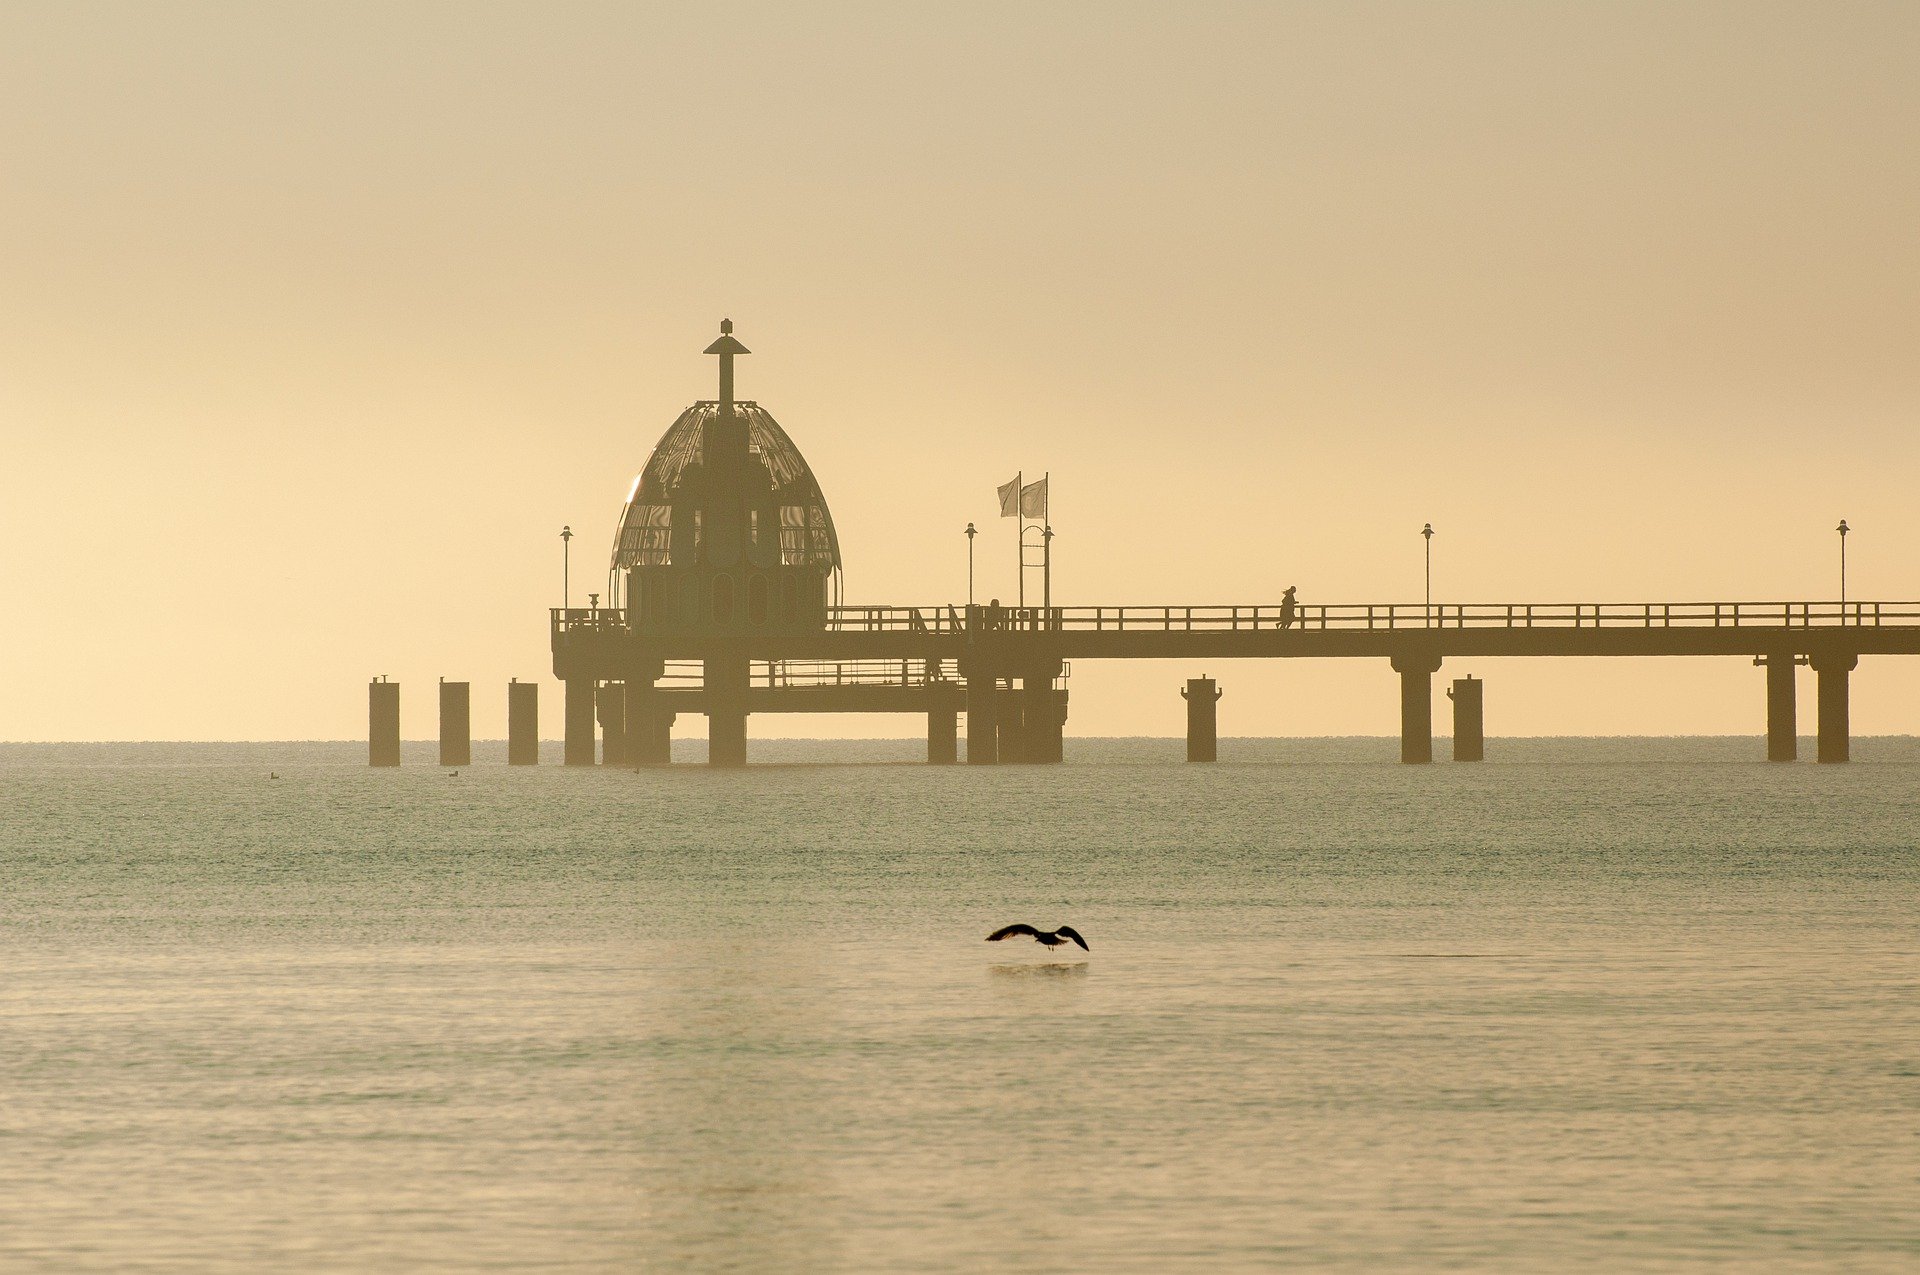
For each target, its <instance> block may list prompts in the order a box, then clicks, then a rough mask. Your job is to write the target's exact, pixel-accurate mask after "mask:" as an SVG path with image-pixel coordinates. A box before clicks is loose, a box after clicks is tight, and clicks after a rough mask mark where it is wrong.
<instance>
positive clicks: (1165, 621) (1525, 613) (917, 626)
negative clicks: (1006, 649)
mask: <svg viewBox="0 0 1920 1275" xmlns="http://www.w3.org/2000/svg"><path fill="white" fill-rule="evenodd" d="M551 614H552V627H553V631H554V633H556V634H559V633H562V632H583V631H584V632H617V631H625V630H626V627H627V612H626V610H625V608H621V607H599V608H587V607H575V608H572V609H568V610H562V609H560V608H558V607H556V608H554V609H553V611H552V613H551ZM826 618H827V624H828V627H829V628H831V629H834V630H836V631H838V632H843V633H848V632H851V633H909V634H913V635H915V636H948V637H951V636H967V635H976V634H986V633H998V632H1045V633H1059V632H1076V633H1084V632H1107V631H1113V632H1181V633H1188V632H1220V631H1223V630H1224V631H1229V632H1231V631H1262V630H1287V629H1300V630H1314V631H1319V630H1354V629H1388V630H1393V631H1408V630H1421V629H1604V628H1649V629H1679V628H1795V629H1815V628H1841V627H1846V628H1880V627H1885V626H1890V625H1897V626H1903V627H1914V626H1920V602H1851V601H1850V602H1846V603H1841V602H1818V601H1814V602H1553V603H1544V602H1527V603H1511V602H1501V603H1452V602H1449V603H1435V604H1434V605H1432V606H1431V607H1429V606H1426V605H1425V604H1423V603H1418V602H1413V603H1404V602H1402V603H1336V604H1306V605H1300V606H1297V607H1294V608H1293V609H1292V611H1291V613H1289V612H1288V611H1287V610H1286V609H1285V608H1283V607H1281V606H1279V605H1271V606H1269V605H1261V606H1245V605H1237V606H1236V605H1218V606H1165V605H1160V606H1118V607H1107V606H1080V607H1044V608H1043V607H1025V608H1022V607H998V608H995V607H983V606H975V607H966V608H960V607H954V606H946V605H943V606H923V607H904V606H839V607H829V608H827V617H826Z"/></svg>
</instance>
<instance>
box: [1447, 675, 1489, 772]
mask: <svg viewBox="0 0 1920 1275" xmlns="http://www.w3.org/2000/svg"><path fill="white" fill-rule="evenodd" d="M1485 686H1486V683H1485V682H1482V681H1481V680H1480V679H1478V678H1476V677H1473V676H1467V677H1456V678H1454V679H1453V685H1452V686H1450V687H1448V688H1447V698H1448V699H1450V700H1452V701H1453V759H1454V760H1455V761H1485V760H1486V758H1487V737H1486V722H1485V718H1484V716H1483V711H1482V703H1481V691H1482V689H1483V688H1484V687H1485Z"/></svg>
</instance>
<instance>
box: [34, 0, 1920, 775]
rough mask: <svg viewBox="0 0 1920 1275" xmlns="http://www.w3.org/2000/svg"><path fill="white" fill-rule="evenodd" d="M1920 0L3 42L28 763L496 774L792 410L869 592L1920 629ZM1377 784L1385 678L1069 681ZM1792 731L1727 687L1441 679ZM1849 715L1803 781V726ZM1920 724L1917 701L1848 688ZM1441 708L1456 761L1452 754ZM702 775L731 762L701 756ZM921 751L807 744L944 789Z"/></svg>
mask: <svg viewBox="0 0 1920 1275" xmlns="http://www.w3.org/2000/svg"><path fill="white" fill-rule="evenodd" d="M1916 156H1920V5H1914V4H1908V3H1885V4H1851V3H1823V4H1814V3H1806V4H1793V5H1783V4H1765V3H1726V4H1673V3H1649V4H1627V3H1605V4H1598V3H1596V4H1590V5H1585V6H1573V5H1558V4H1555V5H1541V4H1531V3H1498V4H1496V3H1456V4H1444V3H1406V4H1345V5H1329V4H1318V3H1315V4H1279V3H1274V4H1214V5H1203V4H1188V3H1181V4H1171V3H1169V4H1162V5H1127V4H1119V3H1101V4H1085V5H1033V4H1004V5H991V4H982V3H966V4H959V5H951V6H936V5H918V4H916V5H898V4H870V5H813V4H802V5H795V4H766V5H762V4H754V3H731V4H727V5H717V6H710V5H701V6H694V5H676V6H659V7H657V8H654V7H651V6H641V5H632V4H563V3H540V4H524V5H499V4H492V5H489V4H477V3H465V2H463V3H446V4H425V3H409V4H393V3H386V2H383V3H366V4H356V3H346V2H343V0H337V2H331V3H306V4H295V3H287V4H271V5H254V4H244V3H238V2H235V3H220V4H193V3H169V4H150V3H125V4H101V3H72V2H65V0H62V2H52V3H31V2H26V0H11V2H10V3H8V4H6V5H5V6H4V7H0V283H3V285H4V286H3V287H0V441H3V442H4V459H5V464H4V466H0V495H3V496H4V499H3V500H0V537H4V541H5V549H4V552H0V595H3V596H4V597H5V598H6V600H7V606H6V611H5V614H6V617H7V622H6V624H5V626H4V629H0V657H4V658H3V659H0V664H4V669H5V672H4V676H0V739H102V738H105V739H247V738H252V739H295V738H343V739H351V738H363V737H364V735H365V727H366V722H365V711H366V700H365V691H364V683H365V682H366V681H367V679H368V678H369V677H370V676H372V675H374V674H380V673H384V674H390V675H392V676H393V677H394V678H395V679H396V680H400V681H402V682H403V683H405V688H406V689H405V692H404V695H405V701H404V702H405V719H404V721H405V733H406V734H407V735H408V736H409V737H410V738H425V737H429V736H431V735H432V734H433V732H434V729H435V725H434V716H433V713H434V709H433V703H432V696H431V687H432V683H433V681H434V680H435V679H436V678H437V677H441V676H445V677H448V678H455V679H469V680H471V681H473V682H474V683H475V703H474V729H475V732H476V734H477V735H479V736H481V737H498V736H500V735H502V734H503V733H504V722H505V694H504V691H503V690H501V689H500V686H501V684H504V683H505V682H506V680H507V679H508V678H509V677H511V676H518V677H521V678H523V679H525V678H531V677H541V678H543V679H549V680H548V689H547V692H546V694H545V696H544V697H543V704H542V715H543V725H544V726H545V730H544V731H543V733H544V734H546V735H548V736H550V737H551V736H554V735H557V733H558V728H559V708H560V704H559V696H558V689H559V688H558V686H557V684H554V683H552V682H551V681H550V665H549V662H548V654H547V635H546V612H545V608H547V607H548V606H551V605H554V604H556V602H557V601H558V596H557V595H558V593H559V583H560V542H559V540H558V538H557V533H558V531H559V528H560V526H561V525H562V524H563V523H568V524H571V525H572V527H573V528H574V530H575V531H576V532H577V533H579V537H580V538H579V539H576V540H575V541H574V549H575V553H574V568H575V570H574V581H575V585H576V596H577V597H578V596H579V595H581V594H584V592H585V591H586V589H587V588H589V587H599V586H598V585H597V584H594V585H589V584H587V583H585V581H587V580H589V579H591V578H593V577H595V576H596V575H598V576H600V577H601V578H604V570H605V554H606V547H607V544H608V541H609V539H610V537H611V535H612V530H613V522H614V519H615V517H616V515H617V514H618V511H619V505H620V500H621V497H622V496H623V495H624V493H625V491H626V488H627V484H628V483H629V481H630V480H631V478H632V476H633V474H634V473H635V472H636V471H637V469H638V468H639V466H640V465H641V464H642V463H643V462H644V461H645V459H646V456H647V454H648V452H649V450H650V449H651V447H652V445H653V443H654V441H655V440H656V439H657V438H658V436H659V434H660V432H661V431H662V430H664V429H665V428H666V426H667V425H668V424H669V423H670V422H671V421H672V419H673V418H674V416H675V414H676V413H677V412H678V411H679V410H680V409H681V408H682V407H684V406H685V405H686V404H687V403H689V402H691V401H693V400H695V399H697V398H704V397H711V396H712V394H713V389H712V381H713V375H714V369H713V360H711V359H707V358H703V357H702V356H701V354H700V351H701V349H702V348H703V347H704V346H705V345H706V344H707V342H708V341H710V340H711V339H712V337H713V334H714V331H715V326H716V323H717V321H718V319H719V318H720V317H721V316H722V315H730V316H731V317H732V318H733V319H734V320H735V322H736V323H737V324H738V335H739V336H740V337H741V338H742V339H743V340H744V341H745V342H746V344H747V345H748V346H749V347H751V348H752V349H753V351H754V353H753V355H752V356H751V357H750V358H746V359H744V360H742V362H741V366H740V373H739V377H740V392H741V394H742V395H743V396H744V397H748V398H754V399H757V400H759V401H760V402H761V403H763V404H764V405H765V406H766V407H767V408H768V409H769V410H771V411H772V412H773V413H774V415H775V416H777V417H778V418H779V420H780V421H781V423H782V424H783V425H784V426H785V427H786V428H787V430H788V432H789V433H790V434H792V435H793V437H794V438H795V440H796V441H797V442H798V443H799V445H800V447H801V448H802V450H803V451H804V452H805V453H806V455H807V457H808V459H809V460H810V461H811V463H812V464H813V467H814V469H815V472H816V473H817V474H818V476H819V478H820V481H821V483H822V485H823V487H824V488H825V490H826V493H827V497H828V500H829V501H830V502H831V504H832V506H833V510H834V513H835V517H836V520H837V522H838V524H839V530H840V536H841V541H842V546H843V549H844V552H845V556H846V559H847V563H848V569H847V595H848V599H849V600H850V601H855V602H886V603H919V604H927V603H934V602H945V601H950V600H955V601H957V600H963V598H964V594H965V587H966V580H965V542H964V540H963V538H962V536H961V534H960V532H961V528H962V527H963V526H964V525H965V524H966V523H967V522H968V521H969V520H973V521H975V522H976V523H977V524H978V525H979V526H980V528H981V530H982V532H983V534H982V536H981V539H980V541H979V554H980V567H981V594H982V596H983V597H984V596H986V595H987V594H989V593H999V594H1002V595H1011V593H1012V590H1013V560H1014V547H1013V523H1012V522H1011V521H1010V520H1009V521H1005V522H1002V521H1000V520H999V519H997V518H995V517H993V514H994V513H995V506H994V503H993V494H994V487H995V486H996V484H998V483H1000V482H1003V481H1005V480H1006V479H1007V478H1009V477H1011V476H1012V474H1013V473H1014V471H1015V470H1024V471H1026V472H1027V473H1028V474H1029V475H1032V474H1037V473H1039V472H1042V471H1050V472H1051V473H1052V475H1053V483H1054V518H1053V521H1054V525H1055V528H1056V531H1057V533H1058V538H1057V540H1056V542H1055V544H1056V557H1055V564H1056V565H1055V601H1056V602H1057V603H1062V604H1080V603H1087V604H1091V603H1108V604H1118V603H1123V602H1124V603H1134V604H1138V603H1162V602H1174V603H1185V602H1191V603H1227V602H1241V603H1253V602H1272V601H1275V600H1277V598H1278V596H1279V594H1280V592H1281V590H1282V589H1283V588H1285V587H1286V586H1287V585H1290V584H1291V585H1296V586H1298V588H1299V591H1300V596H1301V598H1302V600H1303V601H1306V602H1385V601H1396V600H1397V601H1415V602H1417V601H1418V600H1419V596H1420V590H1421V553H1420V550H1421V542H1420V537H1419V529H1420V526H1421V524H1422V523H1423V522H1428V521H1431V522H1432V523H1433V525H1434V528H1435V531H1436V535H1435V539H1434V544H1433V547H1434V593H1435V597H1436V599H1437V600H1442V601H1447V602H1455V601H1459V602H1509V601H1534V602H1570V601H1589V602H1591V601H1620V602H1640V601H1648V600H1653V601H1684V600H1698V599H1704V600H1716V599H1726V600H1733V599H1741V600H1775V599H1788V598H1791V599H1806V598H1831V597H1833V596H1834V595H1835V594H1836V592H1837V589H1838V583H1837V551H1836V543H1835V542H1836V536H1835V535H1834V532H1833V527H1834V524H1835V523H1836V522H1837V521H1838V520H1839V519H1840V518H1842V517H1845V518H1846V519H1847V520H1848V521H1849V523H1850V524H1851V525H1852V526H1853V527H1854V528H1855V534H1854V535H1852V536H1851V537H1850V538H1849V543H1848V555H1849V561H1848V566H1849V580H1848V584H1849V590H1848V591H1849V594H1850V596H1853V597H1859V598H1882V599H1896V598H1916V597H1920V500H1916V497H1915V492H1916V482H1920V431H1916V423H1917V422H1916V406H1917V405H1920V359H1917V358H1916V351H1917V350H1920V233H1917V232H1916V227H1920V162H1917V161H1916ZM1201 672H1206V673H1211V674H1213V675H1215V676H1217V677H1219V678H1220V679H1221V680H1222V682H1223V685H1224V687H1225V689H1226V692H1227V698H1226V699H1224V700H1223V701H1222V703H1221V729H1222V732H1223V733H1226V734H1234V735H1305V734H1390V733H1393V732H1394V731H1395V729H1396V726H1397V720H1398V718H1397V714H1398V699H1397V694H1398V692H1397V685H1396V682H1395V679H1394V676H1393V674H1392V673H1391V672H1390V671H1389V670H1388V669H1387V667H1386V664H1385V662H1384V661H1365V662H1336V661H1315V662H1306V661H1296V662H1281V663H1276V664H1268V665H1253V664H1238V665H1225V664H1216V666H1213V667H1208V668H1204V669H1203V668H1186V667H1184V666H1174V665H1162V664H1151V665H1145V664H1141V665H1128V664H1110V665H1104V666H1102V665H1095V664H1091V663H1087V662H1080V663H1077V664H1076V665H1075V668H1074V673H1073V680H1072V683H1071V684H1072V687H1073V690H1074V699H1073V709H1072V718H1071V720H1070V721H1069V723H1068V732H1069V734H1080V735H1107V734H1159V735H1171V734H1176V733H1178V732H1179V730H1180V729H1181V724H1182V721H1183V716H1182V714H1183V709H1182V705H1181V702H1180V699H1179V696H1178V694H1177V690H1176V688H1177V686H1178V683H1179V680H1180V679H1181V678H1183V677H1186V676H1189V675H1195V674H1198V673H1201ZM1467 672H1474V673H1477V674H1479V675H1481V676H1483V677H1486V678H1487V679H1488V683H1489V689H1488V692H1487V696H1488V730H1489V733H1490V734H1492V735H1495V736H1498V735H1501V734H1509V735H1531V734H1616V733H1617V734H1717V733H1727V734H1737V733H1746V734H1755V735H1757V734H1759V733H1760V732H1761V730H1762V729H1763V721H1764V717H1763V712H1764V709H1763V685H1762V675H1761V673H1760V671H1759V670H1757V669H1754V668H1752V667H1751V666H1750V665H1749V664H1746V663H1745V662H1743V661H1738V660H1717V661H1715V660H1686V661H1677V660H1669V661H1655V660H1645V661H1599V660H1554V661H1539V662H1532V663H1529V662H1526V661H1473V662H1464V663H1463V662H1458V661H1454V662H1449V664H1448V666H1447V667H1446V669H1444V670H1443V671H1442V674H1441V676H1442V677H1443V678H1445V677H1448V676H1459V675H1464V674H1465V673H1467ZM1802 680H1803V708H1802V723H1803V726H1806V727H1809V728H1810V726H1811V712H1810V707H1811V702H1810V691H1811V685H1810V681H1811V680H1810V679H1808V678H1803V679H1802ZM1854 687H1855V691H1854V724H1855V729H1856V731H1857V732H1859V733H1863V734H1873V733H1912V732H1915V731H1920V660H1908V661H1904V662H1903V661H1900V660H1897V659H1877V660H1876V659H1872V658H1869V659H1867V660H1865V661H1863V662H1862V665H1861V668H1860V670H1859V672H1858V673H1856V674H1855V678H1854ZM1440 710H1441V711H1440V712H1438V713H1437V714H1436V717H1437V718H1438V719H1439V720H1441V721H1442V722H1444V701H1442V703H1441V705H1440ZM702 729H703V727H702V724H701V723H699V722H698V721H694V722H684V723H682V731H683V733H688V734H697V733H701V731H702ZM920 729H921V726H920V723H918V722H916V721H915V720H913V719H911V718H905V717H900V718H890V717H889V718H871V719H865V720H862V719H839V718H835V719H819V720H816V721H811V722H809V721H808V720H806V719H799V718H778V719H767V718H760V719H756V720H755V721H754V723H753V725H752V730H753V732H754V733H755V734H758V735H762V736H764V735H769V734H795V733H811V732H814V731H817V732H818V733H831V734H855V735H862V734H867V735H871V734H917V733H918V732H919V730H920Z"/></svg>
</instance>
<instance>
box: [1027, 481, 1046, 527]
mask: <svg viewBox="0 0 1920 1275" xmlns="http://www.w3.org/2000/svg"><path fill="white" fill-rule="evenodd" d="M1020 516H1021V517H1022V518H1045V517H1046V516H1047V480H1046V479H1045V478H1042V479H1041V480H1040V481H1039V482H1037V483H1028V484H1027V485H1026V486H1025V487H1022V488H1021V489H1020Z"/></svg>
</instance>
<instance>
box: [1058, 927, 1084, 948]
mask: <svg viewBox="0 0 1920 1275" xmlns="http://www.w3.org/2000/svg"><path fill="white" fill-rule="evenodd" d="M1054 933H1055V934H1058V935H1060V936H1061V937H1063V938H1070V939H1072V940H1073V941H1074V942H1076V943H1078V944H1079V945H1080V950H1081V951H1083V952H1091V951H1092V950H1093V949H1092V948H1090V947H1088V946H1087V941H1086V940H1085V939H1083V938H1081V937H1080V931H1078V930H1076V929H1074V928H1073V927H1072V926H1071V925H1063V926H1061V927H1060V928H1059V929H1057V930H1055V931H1054Z"/></svg>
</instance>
